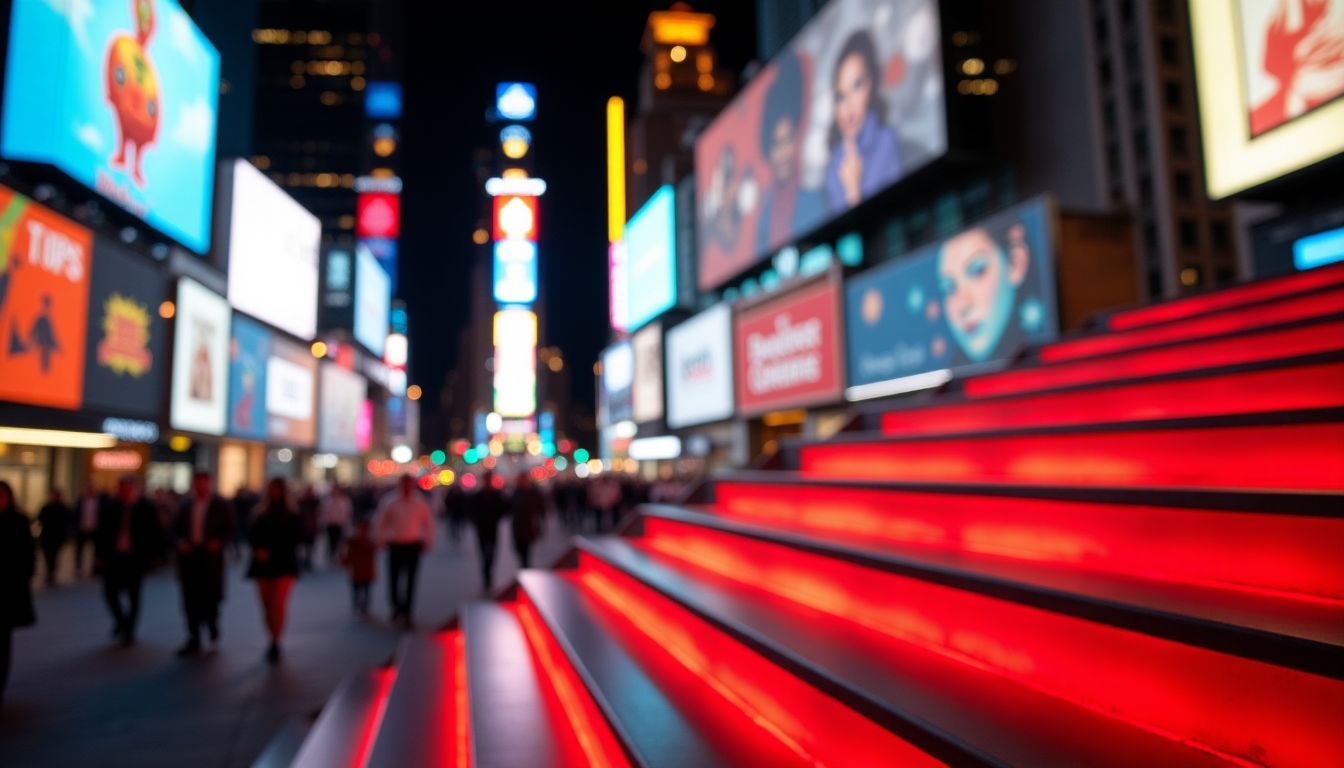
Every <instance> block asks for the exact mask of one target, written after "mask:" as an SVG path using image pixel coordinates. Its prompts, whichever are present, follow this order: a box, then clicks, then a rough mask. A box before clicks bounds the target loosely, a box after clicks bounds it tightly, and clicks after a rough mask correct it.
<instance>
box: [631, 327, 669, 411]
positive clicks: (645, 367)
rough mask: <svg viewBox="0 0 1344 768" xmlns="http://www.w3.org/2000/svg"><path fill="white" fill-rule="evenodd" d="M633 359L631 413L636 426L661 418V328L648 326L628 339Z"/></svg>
mask: <svg viewBox="0 0 1344 768" xmlns="http://www.w3.org/2000/svg"><path fill="white" fill-rule="evenodd" d="M630 344H631V346H632V347H633V350H634V355H635V370H634V384H633V386H632V390H633V391H632V393H631V412H632V414H633V416H634V420H635V421H636V422H637V423H639V424H645V423H647V422H650V421H657V420H658V419H661V418H663V328H662V325H661V324H660V323H653V324H651V325H647V326H645V327H644V328H642V329H640V330H639V331H637V332H636V333H635V335H634V336H632V337H631V338H630Z"/></svg>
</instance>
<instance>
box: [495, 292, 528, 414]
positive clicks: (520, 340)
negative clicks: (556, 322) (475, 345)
mask: <svg viewBox="0 0 1344 768" xmlns="http://www.w3.org/2000/svg"><path fill="white" fill-rule="evenodd" d="M494 344H495V378H494V386H495V412H496V413H498V414H499V415H501V416H507V417H515V418H522V417H527V416H531V415H532V414H533V413H535V412H536V410H537V314H536V313H535V312H533V311H531V310H527V309H521V308H518V307H506V308H504V309H501V310H500V311H498V312H496V313H495V321H494Z"/></svg>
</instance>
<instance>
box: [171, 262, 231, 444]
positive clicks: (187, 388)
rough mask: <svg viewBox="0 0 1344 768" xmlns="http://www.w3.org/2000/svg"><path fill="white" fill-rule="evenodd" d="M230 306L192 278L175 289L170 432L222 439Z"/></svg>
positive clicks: (225, 412) (227, 365) (184, 280)
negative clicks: (175, 310) (176, 430)
mask: <svg viewBox="0 0 1344 768" xmlns="http://www.w3.org/2000/svg"><path fill="white" fill-rule="evenodd" d="M229 315H230V313H229V303H228V302H227V301H225V300H224V297H223V296H220V295H219V294H217V293H215V292H214V291H211V290H210V289H208V288H206V287H205V286H203V285H201V284H200V283H198V282H196V281H195V280H192V279H190V278H186V277H184V278H182V279H181V280H179V281H178V284H177V314H176V318H177V320H176V325H175V330H174V333H173V386H172V396H171V398H170V402H169V408H168V423H169V424H170V425H171V426H172V428H173V429H182V430H186V431H188V432H201V433H203V434H207V435H222V434H224V428H225V427H226V426H227V421H228V418H227V417H228V413H227V410H228V397H227V393H226V390H227V388H228V379H229Z"/></svg>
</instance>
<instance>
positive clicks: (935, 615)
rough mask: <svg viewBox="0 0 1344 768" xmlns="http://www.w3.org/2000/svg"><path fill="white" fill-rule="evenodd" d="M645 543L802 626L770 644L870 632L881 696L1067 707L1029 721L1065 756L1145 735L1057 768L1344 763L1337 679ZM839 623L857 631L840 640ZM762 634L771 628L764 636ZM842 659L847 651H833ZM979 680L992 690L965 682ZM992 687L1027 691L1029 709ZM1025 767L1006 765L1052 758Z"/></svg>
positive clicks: (1132, 634)
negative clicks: (886, 685)
mask: <svg viewBox="0 0 1344 768" xmlns="http://www.w3.org/2000/svg"><path fill="white" fill-rule="evenodd" d="M636 543H637V544H638V546H640V547H641V548H643V549H645V550H646V551H648V552H650V553H653V554H654V555H656V556H657V557H658V558H661V559H662V560H663V562H667V563H672V564H675V566H676V567H677V568H679V569H681V570H683V571H685V572H686V573H687V574H688V575H690V576H691V577H699V578H703V579H704V580H705V582H706V583H707V584H709V585H712V586H715V587H719V588H721V589H723V590H724V591H726V592H728V593H729V594H732V595H735V596H736V597H737V598H738V600H736V601H735V602H734V604H733V605H734V608H735V609H736V610H735V611H734V612H735V614H737V615H749V614H747V611H749V610H750V608H741V609H739V608H738V607H739V606H750V605H752V604H753V603H755V604H758V605H759V606H760V610H761V611H762V612H767V613H770V612H773V613H776V615H777V616H778V617H779V618H780V621H779V622H778V623H777V624H776V627H777V626H778V624H779V623H783V624H786V625H787V624H792V626H793V630H792V631H791V632H790V631H785V630H783V629H778V628H776V629H772V630H769V636H772V637H777V638H780V639H781V640H783V641H785V642H787V641H788V640H789V637H790V635H793V634H801V635H809V634H812V633H817V634H822V635H824V636H825V637H827V638H830V639H833V640H834V641H835V642H837V643H841V644H843V643H844V642H845V638H847V637H848V638H856V639H857V640H858V642H855V643H854V644H852V645H850V646H849V649H850V651H851V654H852V655H854V656H856V657H857V658H859V659H861V660H862V665H861V666H868V667H870V674H868V675H867V680H868V681H869V684H871V685H873V686H874V687H877V686H878V685H879V682H878V679H879V675H886V676H891V677H894V678H896V681H895V682H894V683H893V685H892V687H891V688H890V689H889V690H893V691H898V692H899V691H902V690H903V687H902V686H901V685H900V681H901V678H906V680H905V681H904V682H905V683H906V684H907V685H909V686H911V687H915V688H919V687H924V686H928V687H931V688H934V689H938V688H942V689H944V690H945V691H954V690H959V689H960V690H965V689H966V688H967V687H968V688H970V691H969V692H968V694H969V695H970V696H976V695H977V691H978V695H979V696H981V697H983V698H985V699H987V701H984V702H977V701H975V700H970V701H966V702H964V706H965V708H966V709H967V710H973V709H977V708H985V707H989V708H995V707H1002V708H1004V709H1007V710H1012V709H1021V710H1024V711H1025V712H1026V713H1027V714H1028V715H1030V714H1031V713H1032V709H1033V707H1035V706H1037V705H1033V704H1032V703H1031V702H1032V701H1033V700H1036V699H1037V698H1038V697H1044V698H1047V699H1052V700H1054V701H1055V702H1057V703H1060V704H1065V705H1068V706H1069V708H1071V709H1072V716H1071V717H1069V718H1061V716H1060V715H1059V713H1058V712H1055V713H1054V714H1053V715H1052V716H1046V714H1047V713H1046V711H1045V710H1044V709H1041V710H1038V711H1037V712H1036V713H1035V717H1032V718H1031V719H1033V720H1035V721H1036V726H1035V727H1036V729H1037V731H1038V733H1041V732H1043V733H1042V734H1041V735H1043V736H1044V737H1045V738H1047V739H1051V740H1056V741H1057V742H1058V744H1059V746H1060V747H1062V746H1063V745H1064V744H1066V743H1067V742H1068V740H1069V735H1068V731H1069V730H1070V729H1071V728H1073V727H1078V728H1086V727H1091V728H1102V727H1104V724H1100V725H1099V724H1098V723H1097V722H1096V721H1097V720H1098V719H1100V720H1102V721H1106V722H1109V723H1111V724H1112V725H1113V726H1114V727H1122V728H1126V729H1128V730H1130V731H1131V734H1130V735H1129V736H1123V737H1122V736H1118V735H1117V734H1116V733H1114V732H1112V733H1109V734H1107V733H1100V732H1099V733H1096V734H1095V738H1093V739H1089V740H1090V741H1095V742H1096V743H1094V744H1093V750H1094V751H1095V752H1097V753H1099V754H1097V755H1096V756H1095V758H1094V759H1085V760H1082V761H1081V762H1078V761H1077V756H1070V758H1069V759H1064V758H1063V757H1062V756H1057V757H1056V758H1055V759H1053V760H1047V761H1046V762H1050V763H1062V764H1067V763H1071V764H1088V765H1093V764H1098V763H1102V762H1110V763H1117V762H1118V763H1119V764H1130V765H1140V764H1148V765H1157V764H1161V765H1169V764H1184V763H1187V762H1215V763H1223V764H1231V765H1275V766H1316V765H1331V764H1339V762H1340V761H1341V760H1344V731H1342V730H1341V729H1339V728H1338V724H1339V723H1340V722H1344V682H1342V681H1340V680H1338V679H1332V678H1328V677H1324V676H1320V675H1314V674H1310V673H1305V672H1298V671H1294V670H1289V669H1284V668H1281V667H1276V666H1274V665H1270V664H1265V663H1262V662H1259V661H1254V660H1249V659H1245V658H1240V657H1237V656H1231V655H1228V654H1224V653H1219V652H1216V651H1210V650H1208V649H1206V648H1201V647H1196V646H1191V645H1186V644H1183V643H1179V642H1174V641H1171V640H1167V639H1164V638H1160V637H1154V636H1151V635H1147V634H1144V633H1142V632H1140V631H1136V630H1134V629H1129V628H1123V627H1121V626H1116V625H1113V624H1109V623H1103V622H1101V621H1094V620H1088V619H1083V618H1078V617H1076V616H1073V615H1069V614H1065V613H1059V612H1056V611H1053V610H1047V609H1044V608H1040V607H1035V606H1030V605H1025V604H1022V603H1019V602H1014V601H1011V600H1006V599H1002V598H1000V597H997V596H994V595H991V594H987V593H985V592H977V591H968V590H966V589H959V588H955V587H952V586H948V585H946V584H940V583H934V582H932V581H928V580H924V579H919V578H912V577H910V576H907V575H902V574H897V573H892V572H887V571H884V570H880V569H876V568H871V567H866V566H863V565H859V564H855V563H851V562H847V561H844V560H839V559H835V558H831V557H826V556H822V555H820V554H815V553H812V552H806V551H802V550H800V549H797V548H794V547H790V546H783V545H780V544H775V543H768V542H765V541H761V540H756V539H748V538H745V537H742V536H735V535H731V534H726V533H722V532H718V531H713V530H710V529H707V528H701V527H696V526H690V525H685V524H682V523H676V522H671V521H666V520H659V519H650V520H647V521H646V526H645V534H644V536H643V537H642V538H640V539H638V540H636ZM687 591H688V592H692V593H694V592H704V591H705V590H697V589H695V588H694V587H691V586H688V588H687ZM706 599H707V600H708V598H706ZM721 604H722V603H721ZM837 625H838V626H840V627H843V632H828V631H827V630H830V629H834V628H835V627H836V626H837ZM760 630H761V631H762V634H765V631H766V629H765V626H762V627H760ZM865 641H866V642H865ZM836 655H840V656H843V655H844V654H837V653H832V654H828V656H830V657H834V656H836ZM967 675H970V676H974V677H978V678H980V681H981V684H980V685H974V686H964V678H965V676H967ZM930 677H932V678H933V679H932V680H930V679H929V678H930ZM994 683H1007V684H1009V685H1011V686H1013V687H1015V688H1016V689H1017V699H1016V700H1015V701H1014V700H1011V699H1009V697H1008V695H1006V694H1004V693H1003V692H1002V691H1001V689H1000V688H998V687H996V686H995V685H994ZM991 691H994V692H997V693H998V696H997V697H993V696H991ZM893 695H902V694H900V693H895V694H893ZM907 695H908V694H907ZM935 695H936V694H935ZM945 695H946V694H945ZM915 705H916V706H917V705H918V704H917V703H916V704H915ZM961 714H962V713H958V715H951V716H949V715H944V717H954V718H955V717H958V716H960V715H961ZM965 714H966V716H970V712H969V711H968V712H966V713H965ZM1000 716H1001V717H1002V716H1004V715H1002V714H1001V715H1000ZM953 728H955V726H953ZM971 737H972V738H973V737H974V734H973V735H972V736H971ZM1153 740H1156V741H1158V742H1164V743H1165V744H1166V745H1167V749H1168V750H1170V754H1167V755H1165V756H1163V757H1162V758H1160V759H1154V758H1153V756H1149V757H1148V759H1137V758H1136V756H1135V755H1132V754H1131V755H1126V754H1125V752H1126V751H1127V750H1128V749H1132V748H1137V747H1136V746H1135V745H1138V744H1141V743H1143V742H1145V741H1147V742H1150V743H1151V742H1152V741H1153ZM1051 746H1052V747H1053V746H1054V745H1053V744H1051ZM1152 748H1154V749H1158V748H1159V747H1156V746H1154V747H1152ZM982 749H985V751H990V752H991V753H993V749H992V748H988V747H982ZM1021 759H1022V758H1021V757H1018V758H1017V759H1010V760H1008V762H1011V763H1014V764H1018V763H1020V764H1042V762H1041V760H1040V759H1039V758H1037V759H1033V760H1028V761H1027V762H1025V763H1022V762H1021Z"/></svg>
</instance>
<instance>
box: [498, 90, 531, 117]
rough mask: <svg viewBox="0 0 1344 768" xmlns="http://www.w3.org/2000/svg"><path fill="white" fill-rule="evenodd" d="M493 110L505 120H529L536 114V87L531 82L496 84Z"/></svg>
mask: <svg viewBox="0 0 1344 768" xmlns="http://www.w3.org/2000/svg"><path fill="white" fill-rule="evenodd" d="M495 112H497V113H499V116H500V117H502V118H504V119H505V120H517V121H518V122H525V121H527V120H531V119H532V118H534V117H536V116H537V87H536V86H535V85H533V84H531V83H500V84H498V85H496V86H495Z"/></svg>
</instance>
